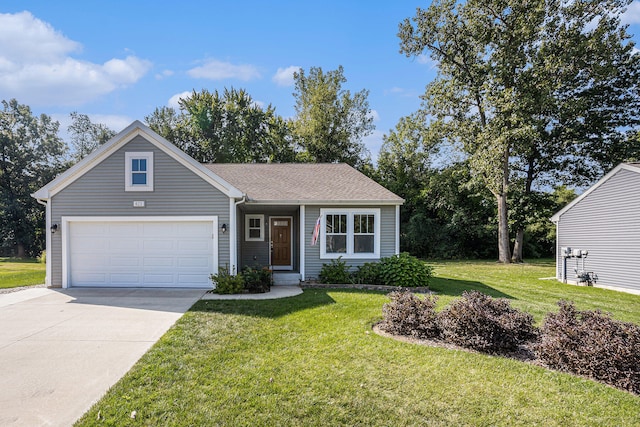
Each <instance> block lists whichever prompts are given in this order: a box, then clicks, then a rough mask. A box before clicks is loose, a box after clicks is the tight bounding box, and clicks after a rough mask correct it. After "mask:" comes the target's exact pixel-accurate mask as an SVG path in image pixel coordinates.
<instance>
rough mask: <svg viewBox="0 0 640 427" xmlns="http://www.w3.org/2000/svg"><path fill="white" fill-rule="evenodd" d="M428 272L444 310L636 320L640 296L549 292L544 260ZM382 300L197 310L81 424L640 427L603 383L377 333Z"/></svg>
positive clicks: (316, 299) (351, 294) (305, 297)
mask: <svg viewBox="0 0 640 427" xmlns="http://www.w3.org/2000/svg"><path fill="white" fill-rule="evenodd" d="M432 264H433V265H435V266H436V278H435V279H434V280H433V283H432V287H433V288H434V289H437V290H438V291H439V292H441V294H442V297H441V300H442V301H441V303H442V304H446V302H447V301H450V300H451V299H453V298H455V297H456V296H458V295H459V294H461V292H462V290H463V289H478V290H480V291H482V292H485V293H489V294H492V295H494V296H502V297H507V298H511V299H512V304H513V305H514V306H518V307H519V308H523V309H526V310H528V311H530V312H531V313H532V314H534V316H535V317H536V320H537V321H538V322H540V321H541V320H542V317H543V314H544V313H545V312H546V311H548V310H555V309H556V307H555V301H557V299H559V298H567V299H572V300H574V301H575V302H576V304H577V306H578V308H580V309H590V308H597V307H601V308H603V309H605V310H608V311H612V312H613V313H614V315H615V317H617V318H620V319H623V320H631V321H634V322H637V323H640V296H633V295H627V294H621V293H617V292H612V291H603V290H599V289H593V288H585V287H575V286H568V285H562V284H560V283H557V282H555V281H541V280H539V279H538V278H539V277H549V276H551V275H552V274H553V271H552V270H553V268H552V266H551V265H548V264H545V263H542V264H541V263H537V264H534V265H525V266H519V265H516V266H500V265H497V264H495V263H483V262H474V263H451V262H447V263H432ZM386 301H388V298H387V297H386V296H385V295H384V294H381V293H374V292H361V291H349V290H306V291H305V292H304V293H303V294H302V295H300V296H297V297H293V298H286V299H282V300H264V301H228V300H227V301H200V302H198V303H197V304H195V305H194V306H193V307H192V309H191V311H189V312H188V313H187V314H185V315H184V316H183V317H182V319H180V320H179V321H178V322H177V323H176V325H175V326H174V327H173V328H172V329H171V330H169V332H167V334H166V335H165V336H164V337H163V338H162V339H161V340H160V341H159V342H158V343H157V344H156V345H155V346H154V347H153V348H152V349H151V350H150V351H149V352H148V353H147V354H146V355H145V356H143V358H142V359H141V360H140V361H139V362H138V363H137V364H136V365H135V366H134V368H133V369H132V370H131V371H130V372H129V373H128V374H127V375H126V376H125V377H124V378H123V379H122V380H121V381H119V382H118V383H117V384H116V385H115V386H114V387H113V388H112V389H111V390H110V391H109V392H108V393H107V395H106V396H105V397H104V398H103V399H102V400H101V401H99V402H98V403H97V404H96V405H95V406H94V407H93V408H92V409H91V410H90V411H89V412H88V413H87V414H85V416H84V417H83V418H82V419H81V420H80V421H79V423H78V425H83V426H84V425H114V426H116V425H117V426H123V425H163V426H165V425H175V426H182V425H197V426H200V425H207V426H209V425H230V426H263V425H268V426H271V425H282V426H289V425H292V426H296V425H299V426H307V425H323V426H324V425H385V426H388V425H393V426H409V425H436V426H437V425H474V426H475V425H504V426H512V425H544V426H553V425H557V426H567V425H576V426H578V425H579V426H582V425H602V426H609V425H616V426H625V425H629V426H632V425H640V397H638V396H634V395H631V394H629V393H626V392H623V391H620V390H617V389H614V388H612V387H608V386H605V385H602V384H599V383H597V382H595V381H591V380H587V379H584V378H578V377H574V376H571V375H568V374H562V373H559V372H553V371H549V370H546V369H543V368H540V367H537V366H533V365H529V364H525V363H522V362H518V361H514V360H510V359H506V358H501V357H494V356H487V355H482V354H472V353H468V352H464V351H456V350H446V349H442V348H431V347H424V346H419V345H415V344H408V343H403V342H399V341H395V340H393V339H389V338H384V337H381V336H378V335H376V334H374V333H373V332H372V331H371V326H372V324H373V323H375V322H377V321H378V320H379V319H380V318H381V308H382V305H383V304H384V303H385V302H386ZM601 301H602V303H601ZM134 411H135V418H132V413H133V412H134Z"/></svg>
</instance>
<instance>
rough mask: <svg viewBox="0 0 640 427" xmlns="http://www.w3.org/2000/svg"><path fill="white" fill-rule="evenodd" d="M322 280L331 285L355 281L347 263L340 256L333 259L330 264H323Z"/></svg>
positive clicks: (321, 270)
mask: <svg viewBox="0 0 640 427" xmlns="http://www.w3.org/2000/svg"><path fill="white" fill-rule="evenodd" d="M320 281H321V282H322V283H327V284H331V285H344V284H350V283H353V276H352V274H351V272H350V271H349V266H347V263H346V262H345V261H343V260H342V257H339V258H338V259H332V260H331V262H330V263H329V264H322V269H320Z"/></svg>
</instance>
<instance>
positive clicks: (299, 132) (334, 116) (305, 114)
mask: <svg viewBox="0 0 640 427" xmlns="http://www.w3.org/2000/svg"><path fill="white" fill-rule="evenodd" d="M293 76H294V80H295V92H294V94H293V96H294V97H295V100H296V104H295V110H296V117H295V120H294V132H295V136H296V137H297V138H298V141H299V143H300V144H301V145H302V147H303V149H304V150H305V154H306V155H307V156H308V159H309V160H310V161H315V162H322V163H324V162H326V163H331V162H344V163H348V164H350V165H352V166H356V167H362V166H363V165H364V164H366V163H368V161H369V159H368V154H367V150H366V148H365V146H364V144H363V143H362V139H363V138H364V137H365V136H367V135H369V134H371V132H373V130H374V128H375V127H374V124H373V118H372V116H371V109H370V108H369V101H368V100H367V97H368V96H369V91H367V90H365V89H363V90H361V91H359V92H356V93H355V94H353V95H352V94H351V92H350V91H349V90H346V89H343V88H342V85H343V84H344V83H346V81H347V79H346V78H345V77H344V69H343V68H342V66H340V67H338V69H337V70H333V71H328V72H326V73H325V72H323V71H322V68H321V67H311V69H310V70H309V72H308V74H307V73H305V72H304V70H302V69H301V70H300V71H298V72H296V73H294V75H293Z"/></svg>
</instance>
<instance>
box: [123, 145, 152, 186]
mask: <svg viewBox="0 0 640 427" xmlns="http://www.w3.org/2000/svg"><path fill="white" fill-rule="evenodd" d="M125 175H126V176H125V187H124V189H125V191H153V153H152V152H144V153H135V152H128V153H125Z"/></svg>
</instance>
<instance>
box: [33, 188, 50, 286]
mask: <svg viewBox="0 0 640 427" xmlns="http://www.w3.org/2000/svg"><path fill="white" fill-rule="evenodd" d="M36 201H37V202H38V203H40V204H41V205H42V206H44V207H45V245H44V249H45V251H46V258H45V277H44V284H45V285H46V286H47V287H51V255H52V254H51V206H50V205H49V200H48V199H36Z"/></svg>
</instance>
